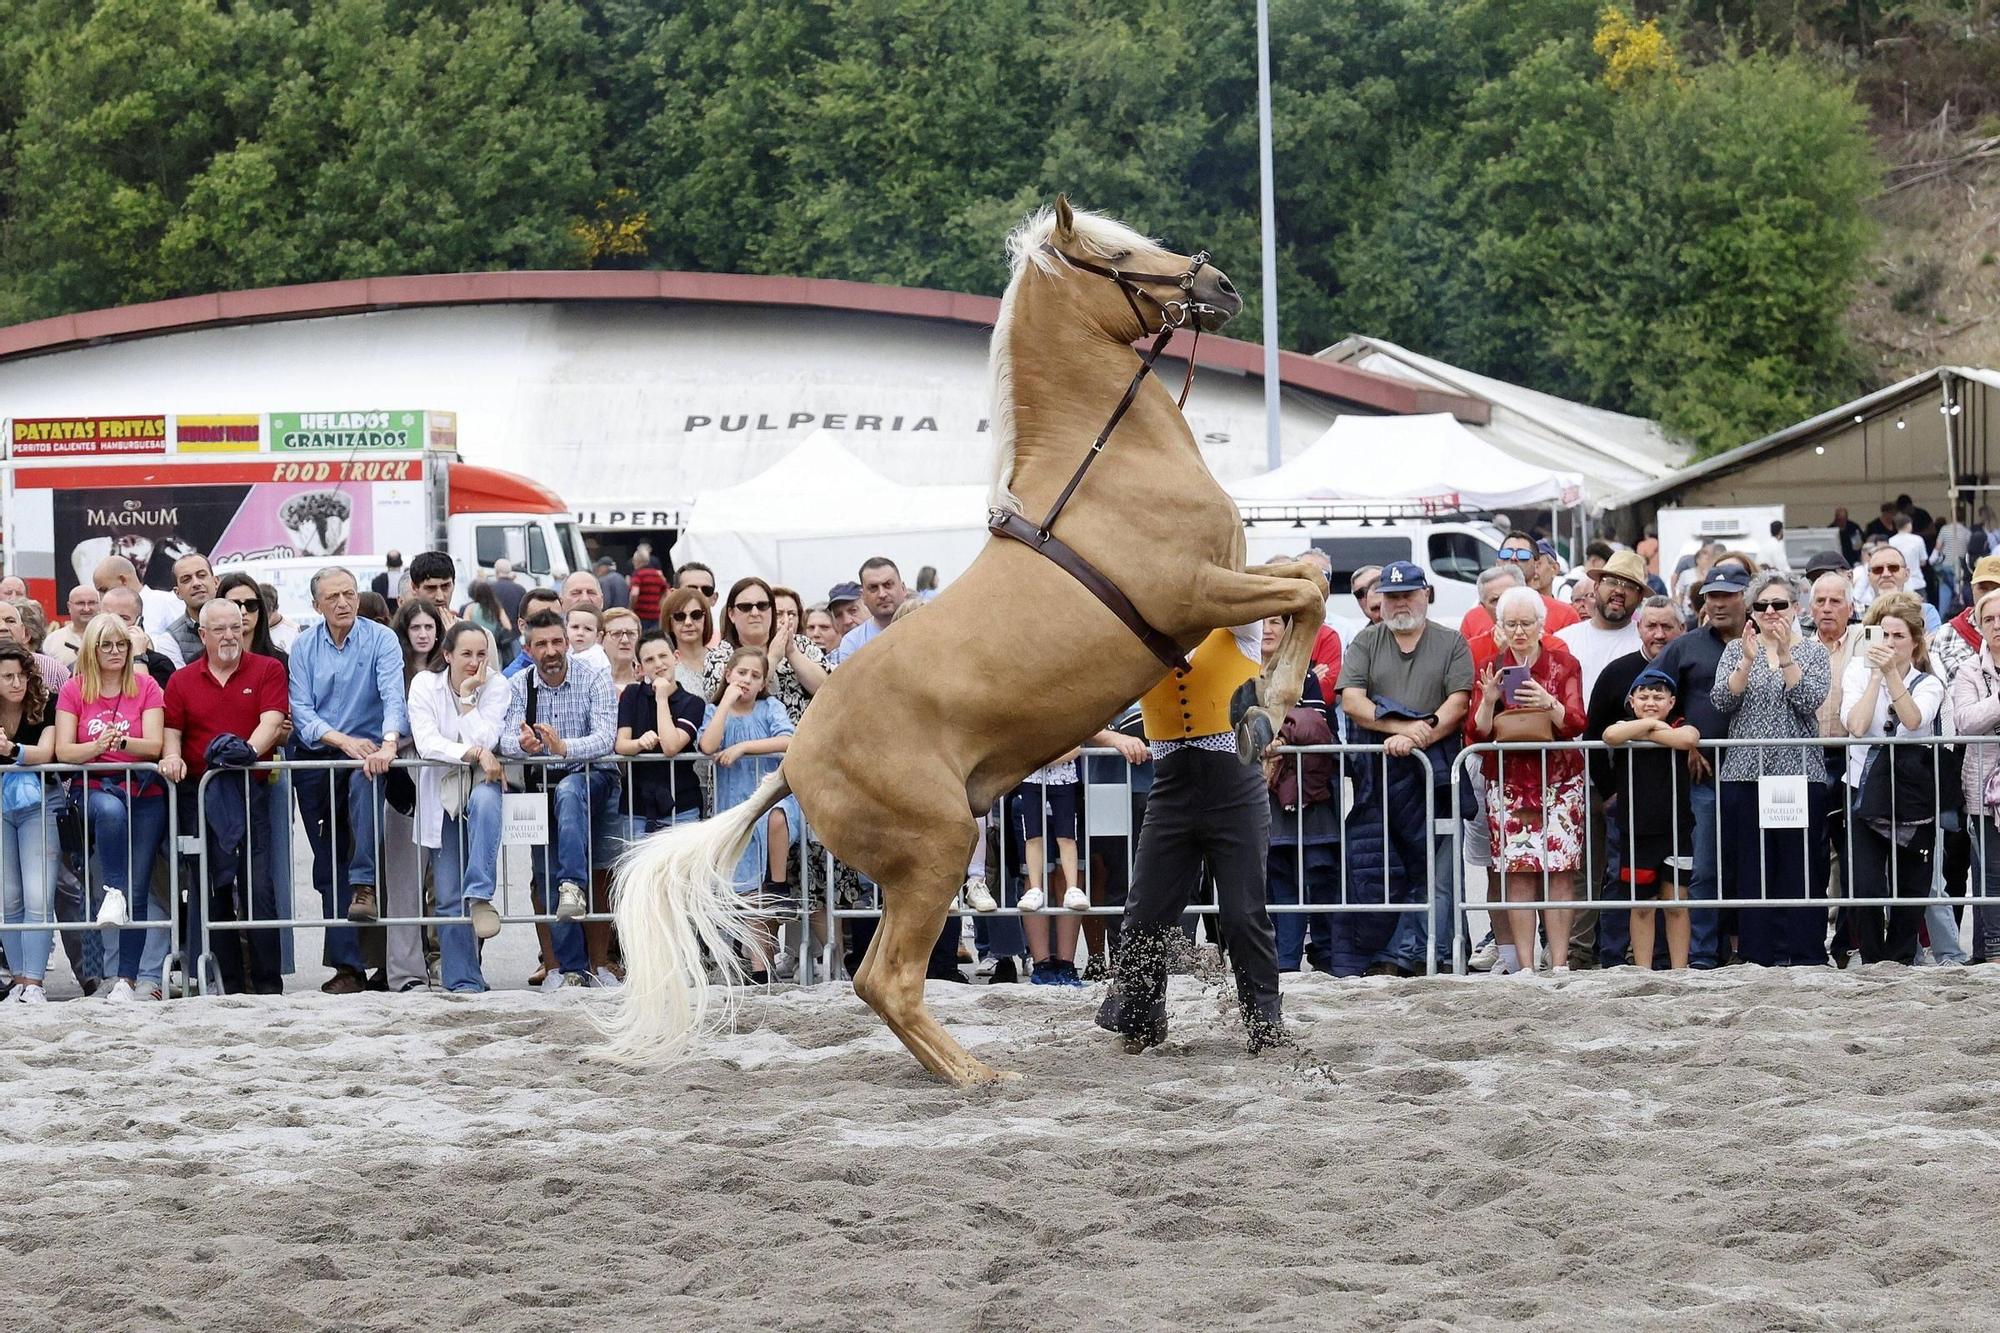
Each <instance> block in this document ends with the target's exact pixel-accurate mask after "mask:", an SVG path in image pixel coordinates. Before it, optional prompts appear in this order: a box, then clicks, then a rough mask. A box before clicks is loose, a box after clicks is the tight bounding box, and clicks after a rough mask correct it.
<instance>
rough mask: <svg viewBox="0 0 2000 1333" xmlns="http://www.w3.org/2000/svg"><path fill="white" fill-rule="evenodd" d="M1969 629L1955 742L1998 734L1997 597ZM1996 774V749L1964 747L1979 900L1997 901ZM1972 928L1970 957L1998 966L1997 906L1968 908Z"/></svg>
mask: <svg viewBox="0 0 2000 1333" xmlns="http://www.w3.org/2000/svg"><path fill="white" fill-rule="evenodd" d="M1972 623H1973V625H1974V627H1975V628H1977V629H1978V631H1979V638H1980V644H1979V656H1977V657H1975V658H1973V659H1972V660H1971V661H1969V662H1967V663H1966V664H1965V665H1963V666H1961V667H1960V668H1959V669H1958V674H1957V675H1955V676H1953V677H1952V678H1951V716H1952V720H1953V724H1954V725H1955V726H1956V728H1957V730H1958V734H1959V735H1961V736H1993V735H1996V734H2000V592H1989V593H1987V594H1986V595H1985V596H1984V597H1982V598H1980V599H1979V602H1978V604H1977V605H1975V606H1974V607H1973V609H1972ZM1996 769H2000V744H1992V743H1989V744H1984V745H1972V744H1968V745H1967V746H1966V747H1965V768H1964V784H1965V828H1966V832H1968V833H1969V834H1971V835H1972V842H1973V868H1974V869H1975V870H1976V871H1978V872H1979V881H1980V885H1981V887H1980V896H1982V897H1985V898H1993V899H2000V822H1996V820H2000V809H1996V808H1995V806H1992V805H1989V804H1987V800H1986V787H1987V784H1988V783H1990V782H1994V781H1996V778H1995V776H1994V774H1995V770H1996ZM1995 794H1996V795H2000V793H1995ZM1972 926H1973V939H1974V941H1975V945H1974V948H1973V950H1972V956H1973V957H1974V958H1984V959H1985V960H1986V961H1987V962H1988V963H1990V964H1996V965H2000V902H1996V903H1995V904H1994V905H1993V906H1991V907H1989V906H1987V905H1985V904H1984V903H1982V904H1980V905H1979V906H1978V907H1975V908H1973V909H1972Z"/></svg>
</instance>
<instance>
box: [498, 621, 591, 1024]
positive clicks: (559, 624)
mask: <svg viewBox="0 0 2000 1333" xmlns="http://www.w3.org/2000/svg"><path fill="white" fill-rule="evenodd" d="M521 637H522V642H523V643H525V644H526V645H527V653H528V656H529V657H530V658H532V659H533V661H534V666H533V667H532V668H530V669H529V670H527V671H523V672H521V673H520V674H519V675H517V676H515V677H514V678H513V679H512V680H511V681H510V682H509V687H510V689H511V690H512V691H513V694H512V697H511V698H510V699H509V701H508V704H507V719H506V721H504V722H502V723H501V724H500V753H501V755H502V756H503V757H505V758H508V759H523V758H526V759H547V760H553V761H556V762H552V763H547V764H543V765H538V766H531V767H530V769H529V776H530V779H531V780H530V782H529V784H528V786H529V790H531V791H533V790H538V789H541V788H542V787H543V786H544V784H546V788H547V789H548V790H550V791H551V793H552V796H551V799H550V802H549V815H550V819H549V840H550V842H551V843H552V844H553V846H542V847H537V848H535V849H533V851H532V852H531V854H530V855H529V858H528V864H529V874H530V879H531V881H532V883H533V888H534V894H535V907H536V910H537V911H542V912H546V911H548V910H549V881H550V879H552V878H553V879H554V880H555V881H556V886H557V888H556V905H555V917H556V920H555V924H554V925H552V926H550V927H549V944H550V946H551V947H552V948H553V949H554V950H555V955H556V965H557V967H558V969H559V970H560V975H557V974H556V973H551V974H550V975H549V977H548V979H547V980H546V981H544V982H543V983H542V984H543V985H544V986H547V987H551V988H553V987H556V986H595V985H598V984H600V983H602V982H603V981H604V980H605V979H606V978H608V977H610V976H611V972H610V970H609V968H608V966H607V963H608V960H609V951H610V942H611V928H610V924H609V923H608V922H591V923H590V926H591V930H590V933H589V936H588V938H586V936H585V933H584V931H582V930H580V929H579V928H578V927H577V926H576V925H575V924H573V923H574V921H575V918H577V917H579V916H583V915H584V914H585V913H587V912H589V911H590V901H589V899H588V898H587V897H586V895H585V891H584V886H585V885H586V884H589V883H590V882H591V878H592V875H591V871H592V870H593V869H596V870H598V871H600V872H602V871H604V870H607V869H609V868H610V865H611V862H612V860H613V859H614V858H615V857H616V856H617V854H618V852H619V850H620V843H619V839H618V838H617V836H616V830H617V828H618V820H617V818H616V812H617V804H618V770H617V769H616V768H615V767H614V766H612V765H610V764H593V763H590V762H589V761H590V760H593V759H602V758H604V757H605V756H606V755H608V754H610V753H611V744H612V742H613V741H615V740H617V739H618V696H617V692H616V690H615V689H613V687H612V684H611V673H610V672H608V671H602V670H599V669H598V668H597V667H594V666H592V665H591V664H590V663H588V662H586V661H583V660H582V659H581V658H578V657H574V656H572V655H571V654H570V651H569V636H568V634H567V632H566V631H565V630H564V629H563V619H562V617H561V616H560V615H558V614H557V613H556V612H554V611H549V610H540V611H536V612H535V613H534V614H533V615H531V616H529V617H528V618H527V619H526V620H524V621H522V622H521ZM593 853H594V855H593ZM593 955H594V956H593Z"/></svg>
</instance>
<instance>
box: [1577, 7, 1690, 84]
mask: <svg viewBox="0 0 2000 1333" xmlns="http://www.w3.org/2000/svg"><path fill="white" fill-rule="evenodd" d="M1590 47H1591V50H1593V51H1595V52H1597V55H1598V58H1599V59H1601V60H1602V61H1604V82H1605V85H1606V86H1607V87H1611V88H1619V89H1623V88H1632V87H1637V86H1639V85H1642V84H1645V83H1649V82H1651V81H1652V80H1654V79H1656V78H1661V77H1665V78H1669V79H1673V80H1675V81H1678V80H1679V77H1680V63H1679V62H1678V61H1677V60H1676V59H1675V58H1674V46H1673V43H1672V42H1670V41H1668V40H1667V35H1666V34H1665V33H1664V32H1661V31H1660V23H1659V20H1658V19H1647V20H1646V21H1645V22H1644V23H1634V22H1633V21H1632V17H1631V15H1629V14H1627V13H1626V12H1625V11H1624V10H1622V9H1620V8H1618V7H1617V6H1616V5H1607V6H1605V8H1604V12H1603V13H1602V14H1600V15H1599V16H1598V20H1597V35H1596V36H1595V37H1593V38H1591V41H1590Z"/></svg>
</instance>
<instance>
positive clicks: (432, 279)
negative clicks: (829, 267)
mask: <svg viewBox="0 0 2000 1333" xmlns="http://www.w3.org/2000/svg"><path fill="white" fill-rule="evenodd" d="M522 301H669V302H672V301H685V302H694V303H707V304H714V305H776V306H794V307H799V308H805V309H815V310H837V311H851V312H856V313H861V314H876V315H900V316H904V317H907V318H914V319H935V320H942V321H945V322H947V323H952V324H968V325H973V326H975V327H981V328H990V327H992V325H993V322H994V320H995V319H996V318H998V316H999V313H1000V302H999V301H998V300H997V299H995V298H994V297H991V296H974V295H971V294H969V293H966V292H946V291H936V290H932V289H928V288H920V287H891V286H887V285H884V284H880V283H870V282H845V281H839V280H836V279H831V278H791V277H768V276H763V275H758V274H749V273H681V272H668V271H658V270H636V271H635V270H605V271H598V270H548V271H538V272H516V273H430V274H415V275H410V276H406V277H388V278H354V279H349V280H346V281H341V282H313V283H303V284H300V285H297V286H291V287H260V288H256V289H253V290H250V291H241V292H222V293H218V294H215V295H209V296H184V297H178V298H176V299H174V300H170V301H152V302H148V303H146V304H143V305H129V306H118V307H116V308H114V309H110V310H89V311H84V312H82V313H79V314H74V315H58V316H56V317H55V318H53V319H39V320H34V321H32V322H30V323H27V324H15V325H13V326H11V327H8V328H0V361H6V360H15V359H18V358H23V357H31V356H43V355H47V354H48V353H51V352H60V351H66V350H69V349H72V348H76V347H84V346H89V345H91V344H93V343H101V342H112V341H122V340H124V339H128V338H145V337H152V336H155V335H159V334H166V333H184V332H189V331H191V330H195V329H207V328H227V327H230V326H233V325H239V324H255V323H261V322H264V321H270V320H283V319H312V318H320V317H325V316H329V315H346V314H356V313H359V312H362V311H369V310H385V309H394V308H396V307H399V306H446V305H499V304H511V303H515V302H522ZM1185 343H1186V335H1184V334H1183V335H1177V336H1176V338H1175V345H1174V349H1175V350H1176V351H1179V352H1180V354H1181V355H1183V356H1185V355H1186V351H1185ZM1197 362H1198V364H1200V365H1203V366H1207V367H1210V368H1213V369H1217V370H1230V371H1235V372H1238V373H1240V374H1245V375H1253V376H1259V377H1261V376H1262V375H1263V372H1264V350H1263V348H1262V347H1260V346H1259V345H1257V344H1256V343H1248V342H1241V341H1239V340H1237V339H1234V338H1219V337H1206V338H1203V339H1202V340H1201V346H1200V349H1199V351H1198V353H1197ZM1278 379H1279V383H1280V384H1281V385H1282V386H1284V387H1286V388H1293V389H1302V390H1305V391H1306V392H1308V393H1314V394H1319V395H1323V396H1325V397H1330V398H1338V399H1341V400H1343V401H1346V402H1350V403H1353V404H1355V405H1357V406H1359V407H1363V408H1370V409H1373V410H1375V411H1378V412H1385V413H1390V414H1393V415H1397V416H1403V415H1408V414H1410V413H1415V412H1449V413H1450V414H1451V415H1452V416H1454V417H1456V418H1458V419H1459V420H1460V421H1464V422H1467V423H1469V424H1473V425H1483V424H1485V422H1486V421H1487V420H1488V416H1489V409H1488V407H1487V405H1486V403H1485V402H1483V401H1482V400H1480V399H1477V398H1472V397H1469V396H1466V395H1464V394H1457V393H1451V392H1448V391H1442V390H1436V389H1426V388H1423V387H1420V386H1418V385H1413V384H1410V383H1409V382H1407V381H1405V380H1399V379H1396V378H1394V377H1393V376H1389V375H1382V374H1378V373H1376V372H1374V371H1368V370H1359V369H1356V368H1355V367H1353V366H1338V365H1329V364H1327V363H1326V362H1323V361H1315V360H1314V359H1313V358H1311V357H1309V356H1305V355H1303V354H1301V353H1298V352H1280V353H1279V355H1278Z"/></svg>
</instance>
